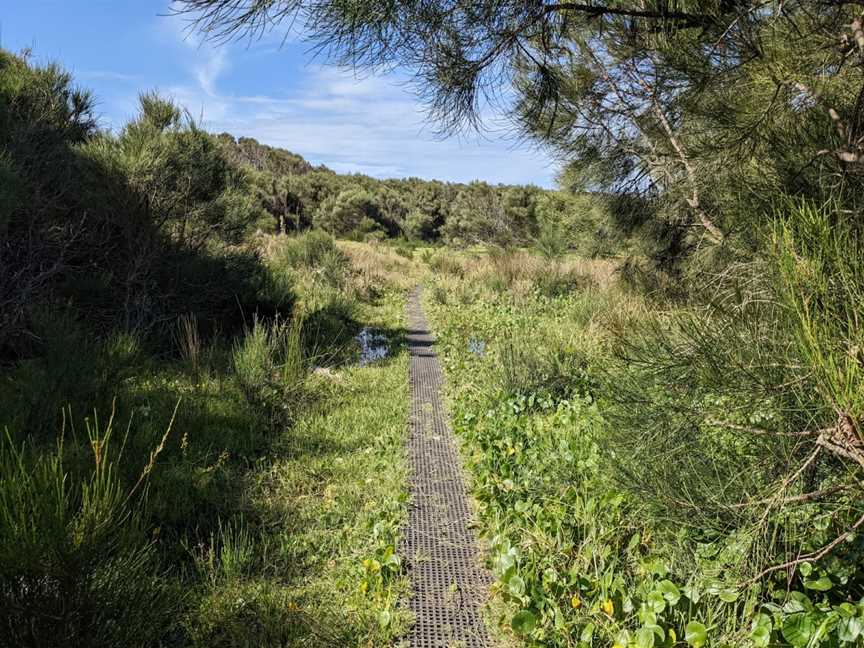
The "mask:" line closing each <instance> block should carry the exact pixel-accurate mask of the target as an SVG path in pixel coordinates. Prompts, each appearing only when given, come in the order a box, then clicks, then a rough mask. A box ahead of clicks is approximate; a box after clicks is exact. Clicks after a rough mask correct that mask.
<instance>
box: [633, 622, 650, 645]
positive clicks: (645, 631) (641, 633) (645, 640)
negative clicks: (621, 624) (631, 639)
mask: <svg viewBox="0 0 864 648" xmlns="http://www.w3.org/2000/svg"><path fill="white" fill-rule="evenodd" d="M636 646H637V648H654V630H653V629H652V628H651V627H650V626H644V627H642V628H639V629H638V630H637V631H636Z"/></svg>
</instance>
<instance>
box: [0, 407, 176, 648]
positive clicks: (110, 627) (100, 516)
mask: <svg viewBox="0 0 864 648" xmlns="http://www.w3.org/2000/svg"><path fill="white" fill-rule="evenodd" d="M70 424H71V423H70ZM85 424H86V428H87V429H86V435H87V443H88V445H89V449H90V451H91V456H90V457H89V458H88V459H89V462H91V465H90V466H87V467H84V466H80V467H78V466H76V465H75V464H76V463H78V462H79V461H80V460H79V458H78V457H75V456H74V453H75V452H76V450H77V448H76V449H70V448H67V447H66V445H65V444H64V439H63V438H62V437H61V439H60V440H59V441H58V442H57V447H56V450H54V451H53V452H52V451H47V452H38V451H36V449H35V448H34V447H32V446H30V445H29V444H28V445H25V446H17V445H16V444H14V443H13V442H12V440H11V439H10V437H9V436H8V433H7V435H5V436H4V437H3V439H2V441H0V599H2V606H0V609H2V612H0V638H2V639H0V640H2V642H3V643H4V644H6V645H34V646H36V645H46V644H51V645H68V646H73V645H81V644H86V645H89V646H106V647H107V646H116V645H118V644H122V645H129V646H143V645H150V644H153V643H156V642H158V641H160V640H161V639H162V638H163V637H165V636H167V634H168V633H169V632H170V631H171V629H172V626H173V625H174V624H175V623H176V615H177V613H178V611H179V608H180V605H181V602H182V597H181V595H180V593H179V592H178V591H177V590H176V589H175V588H173V587H171V586H170V584H169V583H168V582H167V581H166V579H165V578H164V574H163V573H162V572H161V570H160V568H159V567H158V562H157V560H156V552H155V547H154V545H153V544H152V542H151V540H150V538H149V537H148V533H147V529H146V526H145V524H144V518H143V515H142V502H141V495H142V492H141V490H142V489H141V485H142V483H141V480H144V479H146V475H147V472H148V471H149V470H150V469H151V468H152V459H153V458H154V457H155V454H153V455H151V464H148V465H147V466H141V467H140V469H141V470H143V471H144V472H143V473H142V475H141V478H140V479H139V481H138V482H137V483H136V484H135V485H134V486H132V487H131V488H127V487H126V486H125V485H124V484H123V482H122V479H121V471H120V469H119V465H118V464H119V462H120V461H121V459H122V453H123V448H122V444H123V443H124V442H123V441H122V440H119V441H118V440H117V439H114V438H112V436H114V435H115V434H116V431H115V430H114V429H113V426H114V418H113V416H112V417H111V418H110V419H109V420H108V421H107V423H105V422H101V423H100V421H99V418H98V415H97V414H94V415H93V417H92V419H91V418H88V419H87V420H86V422H85ZM70 432H72V433H74V429H72V430H70ZM166 434H167V433H166ZM118 443H119V444H121V447H120V449H119V450H117V449H116V448H117V445H118ZM159 449H161V446H160V448H159ZM159 449H157V450H156V451H155V452H156V453H157V454H158V450H159ZM70 455H71V456H70ZM80 459H83V457H82V458H80ZM70 464H71V466H72V467H74V470H70ZM70 473H71V474H70ZM136 491H137V492H136Z"/></svg>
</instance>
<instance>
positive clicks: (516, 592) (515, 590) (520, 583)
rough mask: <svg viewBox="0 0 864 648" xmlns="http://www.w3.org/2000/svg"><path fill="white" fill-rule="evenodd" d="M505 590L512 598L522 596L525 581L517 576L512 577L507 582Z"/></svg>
mask: <svg viewBox="0 0 864 648" xmlns="http://www.w3.org/2000/svg"><path fill="white" fill-rule="evenodd" d="M507 589H508V590H509V591H510V593H511V594H512V595H513V596H522V595H523V594H524V593H525V581H524V580H522V578H521V577H519V576H512V577H511V578H510V580H509V581H507Z"/></svg>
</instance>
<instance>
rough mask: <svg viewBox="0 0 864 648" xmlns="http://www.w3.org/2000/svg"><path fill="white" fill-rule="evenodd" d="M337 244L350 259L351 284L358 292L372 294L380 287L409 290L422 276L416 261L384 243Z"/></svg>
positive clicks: (341, 242)
mask: <svg viewBox="0 0 864 648" xmlns="http://www.w3.org/2000/svg"><path fill="white" fill-rule="evenodd" d="M338 246H339V249H340V250H342V252H344V253H345V254H346V255H347V256H348V258H349V259H350V261H351V283H352V284H353V286H354V289H355V290H356V291H357V292H358V293H359V294H361V295H366V294H371V293H372V292H374V291H375V290H377V289H379V288H380V287H381V286H398V287H399V288H404V289H408V288H411V287H412V286H414V285H415V284H416V283H418V282H419V281H420V279H421V277H422V272H421V269H420V266H419V265H418V264H417V263H416V262H414V261H412V260H410V259H407V258H405V257H404V256H401V255H399V254H397V253H396V252H395V251H394V250H393V249H392V248H390V247H388V246H386V245H382V244H379V243H374V242H369V243H357V242H354V241H339V242H338Z"/></svg>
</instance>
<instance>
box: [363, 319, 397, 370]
mask: <svg viewBox="0 0 864 648" xmlns="http://www.w3.org/2000/svg"><path fill="white" fill-rule="evenodd" d="M356 340H357V344H358V345H359V346H360V366H361V367H365V366H366V365H368V364H370V363H372V362H375V361H376V360H381V359H383V358H386V357H387V356H388V355H390V347H389V345H388V344H387V336H386V335H384V334H383V333H373V332H372V331H371V330H370V329H369V327H366V326H364V327H363V330H361V331H360V333H358V334H357V338H356Z"/></svg>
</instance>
